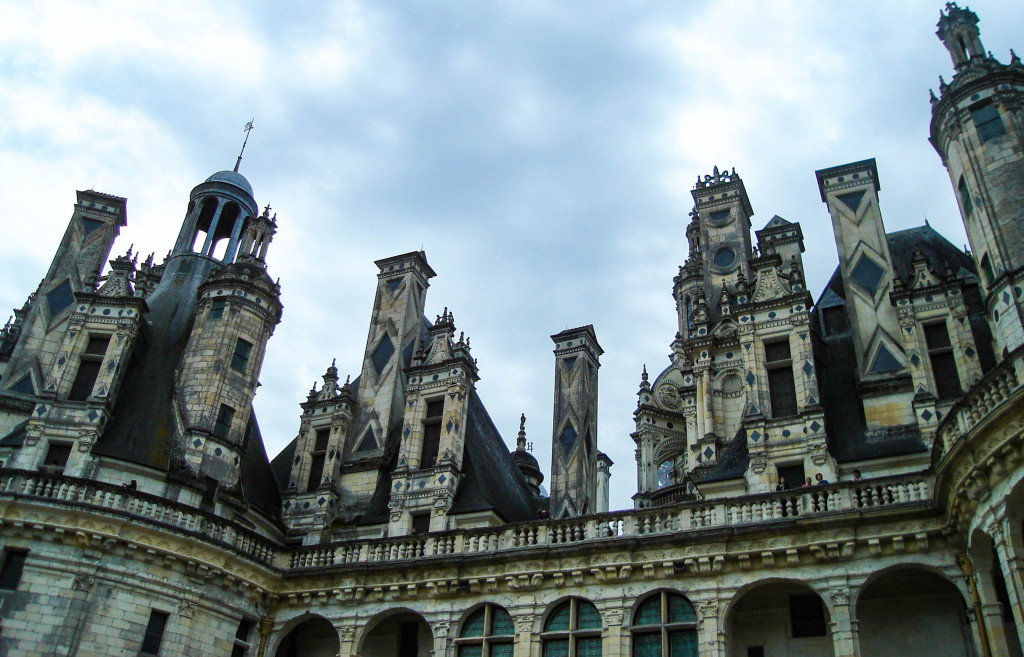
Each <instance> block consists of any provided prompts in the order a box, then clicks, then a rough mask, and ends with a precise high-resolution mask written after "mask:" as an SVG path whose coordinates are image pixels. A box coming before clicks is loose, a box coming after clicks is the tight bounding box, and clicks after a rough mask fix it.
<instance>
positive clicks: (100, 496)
mask: <svg viewBox="0 0 1024 657" xmlns="http://www.w3.org/2000/svg"><path fill="white" fill-rule="evenodd" d="M22 497H24V498H35V499H42V500H45V501H47V502H52V503H58V504H68V505H72V506H78V507H85V508H89V509H98V510H101V511H103V512H106V513H111V514H113V515H120V516H124V517H131V518H132V519H133V520H138V519H141V520H143V521H149V522H151V523H153V524H157V525H163V526H169V527H171V528H173V529H175V530H178V531H181V532H184V533H186V534H191V535H194V536H197V537H200V538H203V539H205V540H208V541H211V542H213V543H216V544H220V545H222V546H226V547H228V548H230V549H232V550H234V551H235V552H238V553H240V554H241V555H243V556H245V557H248V558H250V559H252V560H253V561H256V562H257V563H260V564H263V565H268V566H270V565H273V564H274V559H275V546H274V543H273V542H272V541H270V540H268V539H267V538H265V537H264V536H261V535H260V534H258V533H257V532H254V531H253V530H251V529H249V528H247V527H244V526H243V525H240V524H238V523H235V522H231V521H230V520H225V519H224V518H221V517H219V516H217V515H215V514H213V513H210V512H208V511H203V510H201V509H197V508H195V507H191V506H188V505H186V504H181V503H178V502H172V501H169V500H165V499H163V498H162V497H159V496H157V495H150V494H148V493H143V492H140V491H137V490H130V489H127V488H125V487H123V486H119V485H117V484H109V483H106V482H102V481H93V480H90V479H78V478H75V477H65V476H63V475H57V474H50V473H47V472H42V471H40V472H32V471H26V470H0V499H3V498H8V499H10V498H22Z"/></svg>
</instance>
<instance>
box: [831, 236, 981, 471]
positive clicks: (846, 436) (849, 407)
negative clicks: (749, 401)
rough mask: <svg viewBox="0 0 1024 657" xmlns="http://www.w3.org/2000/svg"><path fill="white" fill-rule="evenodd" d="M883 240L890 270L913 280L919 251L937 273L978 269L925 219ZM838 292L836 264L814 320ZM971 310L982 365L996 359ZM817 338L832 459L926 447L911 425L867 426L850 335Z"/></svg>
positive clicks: (883, 455) (840, 291)
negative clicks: (882, 428) (896, 426)
mask: <svg viewBox="0 0 1024 657" xmlns="http://www.w3.org/2000/svg"><path fill="white" fill-rule="evenodd" d="M886 240H887V242H888V245H889V253H890V255H891V257H892V264H893V270H894V273H895V275H896V276H897V277H899V278H900V279H901V280H903V281H909V280H910V279H911V276H912V274H913V263H912V260H913V258H914V255H915V253H917V252H920V253H921V254H923V255H924V256H925V258H926V259H927V261H928V267H929V268H930V269H931V270H932V271H934V272H937V273H939V274H943V273H945V271H946V269H947V268H949V269H952V271H953V272H954V273H956V272H967V273H968V274H971V275H976V274H977V268H976V267H975V264H974V261H973V260H972V259H971V257H970V256H969V255H967V254H966V253H964V252H963V251H961V250H960V249H958V248H957V247H956V246H954V245H953V244H952V243H951V242H950V241H949V240H947V239H946V238H945V237H943V236H942V235H940V234H939V233H938V232H936V231H935V230H934V229H933V228H932V227H931V226H929V225H927V224H925V225H924V226H918V227H916V228H908V229H906V230H900V231H896V232H893V233H888V234H887V235H886ZM836 297H839V298H841V299H845V298H846V290H845V289H844V286H843V277H842V275H841V274H840V271H839V268H838V267H837V268H836V270H835V272H834V273H833V274H832V277H831V278H830V279H829V282H828V284H827V285H826V286H825V289H824V290H823V291H822V293H821V295H820V296H819V297H818V302H817V304H815V308H814V316H815V318H816V319H818V320H820V317H819V314H820V312H821V308H823V307H825V306H831V305H834V304H837V303H841V302H839V301H838V299H836ZM969 312H970V313H971V314H970V322H971V328H972V331H973V334H974V337H975V342H976V343H977V345H978V351H979V356H980V357H981V360H982V365H983V367H984V366H985V364H986V363H988V362H994V360H993V359H992V358H991V349H990V348H988V347H987V345H988V344H989V343H990V342H991V336H990V334H989V335H988V337H987V338H986V335H987V334H988V324H987V323H986V322H985V321H984V317H983V316H982V315H981V314H980V313H981V309H980V306H979V305H978V304H975V303H970V304H969ZM815 337H816V340H815V362H816V369H817V375H818V390H819V394H820V395H821V404H822V407H823V408H824V411H825V429H826V433H827V434H828V440H829V451H830V452H831V453H832V455H833V456H834V457H835V458H836V460H837V461H839V462H840V463H848V462H851V461H860V460H868V459H876V458H886V457H892V456H900V455H904V454H914V453H920V452H925V451H927V449H928V448H927V446H926V445H925V444H924V441H923V440H922V438H921V436H920V433H919V432H918V431H917V430H916V428H915V427H902V428H897V429H893V430H879V431H868V429H867V421H866V419H865V417H864V408H863V406H862V404H861V402H860V397H859V393H858V390H857V380H858V373H857V358H856V354H855V352H854V345H853V337H852V335H851V334H849V333H846V334H843V335H837V336H818V335H817V334H816V333H815ZM983 352H986V353H983Z"/></svg>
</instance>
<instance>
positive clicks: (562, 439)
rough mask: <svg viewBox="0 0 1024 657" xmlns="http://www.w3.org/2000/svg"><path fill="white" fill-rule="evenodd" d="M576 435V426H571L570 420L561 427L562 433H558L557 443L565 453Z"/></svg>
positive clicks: (574, 441)
mask: <svg viewBox="0 0 1024 657" xmlns="http://www.w3.org/2000/svg"><path fill="white" fill-rule="evenodd" d="M576 435H577V434H576V427H574V426H572V422H569V423H567V424H566V425H565V428H564V429H562V433H560V434H559V435H558V444H559V445H561V446H562V451H563V452H565V453H566V454H568V453H569V450H571V449H572V446H573V445H575V444H576Z"/></svg>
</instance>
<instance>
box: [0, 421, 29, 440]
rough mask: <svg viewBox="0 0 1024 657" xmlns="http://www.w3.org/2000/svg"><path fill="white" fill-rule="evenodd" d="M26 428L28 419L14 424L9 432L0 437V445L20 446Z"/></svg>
mask: <svg viewBox="0 0 1024 657" xmlns="http://www.w3.org/2000/svg"><path fill="white" fill-rule="evenodd" d="M27 430H28V420H25V421H24V422H21V423H19V424H16V425H14V428H13V429H11V430H10V432H9V433H8V434H7V435H6V436H4V437H3V438H0V447H21V446H22V445H24V444H25V434H26V433H27Z"/></svg>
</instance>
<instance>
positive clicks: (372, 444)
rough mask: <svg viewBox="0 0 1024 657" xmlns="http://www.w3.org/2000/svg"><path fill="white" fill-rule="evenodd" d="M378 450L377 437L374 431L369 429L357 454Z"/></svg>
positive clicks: (357, 448)
mask: <svg viewBox="0 0 1024 657" xmlns="http://www.w3.org/2000/svg"><path fill="white" fill-rule="evenodd" d="M375 449H377V437H376V436H374V435H373V429H367V430H366V433H365V434H364V435H363V439H362V440H361V441H359V445H358V446H357V447H356V451H357V452H372V451H374V450H375Z"/></svg>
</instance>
